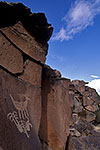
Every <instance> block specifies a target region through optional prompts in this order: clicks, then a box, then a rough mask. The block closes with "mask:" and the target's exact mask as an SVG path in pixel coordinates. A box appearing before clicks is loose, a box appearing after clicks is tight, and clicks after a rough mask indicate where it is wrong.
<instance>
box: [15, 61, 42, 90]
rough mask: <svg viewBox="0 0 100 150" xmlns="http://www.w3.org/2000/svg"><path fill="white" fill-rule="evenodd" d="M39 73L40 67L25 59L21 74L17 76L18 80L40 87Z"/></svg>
mask: <svg viewBox="0 0 100 150" xmlns="http://www.w3.org/2000/svg"><path fill="white" fill-rule="evenodd" d="M41 73H42V66H40V65H39V64H36V63H34V62H33V61H31V60H29V59H27V60H26V61H25V62H24V67H23V74H22V75H20V76H18V78H19V79H22V80H24V81H26V82H29V83H31V84H33V85H35V86H37V87H41Z"/></svg>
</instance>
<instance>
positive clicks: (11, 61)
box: [0, 33, 23, 74]
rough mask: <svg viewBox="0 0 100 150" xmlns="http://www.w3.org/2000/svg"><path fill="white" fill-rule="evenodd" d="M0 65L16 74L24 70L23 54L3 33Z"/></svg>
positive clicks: (0, 41)
mask: <svg viewBox="0 0 100 150" xmlns="http://www.w3.org/2000/svg"><path fill="white" fill-rule="evenodd" d="M0 65H1V66H2V67H4V68H5V69H7V70H8V71H10V72H12V73H14V74H16V73H21V72H23V57H22V54H21V53H20V52H19V51H18V50H17V49H16V48H15V47H14V46H13V45H12V44H11V43H10V42H9V41H8V40H7V39H6V38H5V37H4V36H3V35H2V34H1V33H0Z"/></svg>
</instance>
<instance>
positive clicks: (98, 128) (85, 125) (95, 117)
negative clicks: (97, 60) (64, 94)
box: [70, 80, 100, 150]
mask: <svg viewBox="0 0 100 150" xmlns="http://www.w3.org/2000/svg"><path fill="white" fill-rule="evenodd" d="M72 84H73V85H74V86H75V95H74V107H73V115H72V116H73V124H72V126H71V127H70V132H71V135H72V142H73V144H74V146H75V149H76V150H79V149H80V150H84V149H86V150H90V149H93V150H97V149H98V150H99V149H100V142H99V141H98V139H99V138H100V125H99V124H100V97H99V95H98V94H97V92H96V90H95V89H92V88H90V87H88V86H86V84H87V83H86V82H84V81H79V80H74V81H72ZM97 141H98V142H97Z"/></svg>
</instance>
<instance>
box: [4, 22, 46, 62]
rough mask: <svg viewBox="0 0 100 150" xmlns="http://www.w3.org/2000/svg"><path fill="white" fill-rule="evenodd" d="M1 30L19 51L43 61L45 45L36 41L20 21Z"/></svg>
mask: <svg viewBox="0 0 100 150" xmlns="http://www.w3.org/2000/svg"><path fill="white" fill-rule="evenodd" d="M1 32H2V33H3V34H4V35H5V36H6V37H7V38H8V40H10V41H11V43H13V44H14V45H15V46H16V47H17V48H18V49H19V50H20V51H22V52H24V53H25V54H27V55H28V56H30V57H31V58H33V59H35V60H36V61H39V62H41V63H44V62H45V56H46V53H47V45H46V46H43V45H42V44H40V43H38V42H37V41H36V40H35V39H34V37H32V36H31V35H30V34H29V33H28V32H27V31H26V30H25V28H24V27H23V25H22V23H21V22H18V23H17V24H16V25H14V26H11V27H7V28H3V29H1Z"/></svg>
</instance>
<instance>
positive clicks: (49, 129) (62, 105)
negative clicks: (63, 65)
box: [39, 66, 72, 150]
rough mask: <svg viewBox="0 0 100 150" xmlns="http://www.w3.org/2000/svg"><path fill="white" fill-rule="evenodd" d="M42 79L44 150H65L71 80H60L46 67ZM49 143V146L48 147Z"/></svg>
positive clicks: (41, 136)
mask: <svg viewBox="0 0 100 150" xmlns="http://www.w3.org/2000/svg"><path fill="white" fill-rule="evenodd" d="M42 76H43V79H42V118H41V125H40V133H39V136H40V139H41V141H42V147H43V150H44V149H45V150H47V149H50V150H64V149H65V146H66V141H67V137H68V136H69V125H70V120H71V112H72V111H71V104H70V96H69V85H70V80H68V79H63V78H60V77H59V75H58V76H57V74H56V73H55V71H54V70H52V69H51V68H49V67H47V66H45V67H44V68H43V75H42ZM46 143H47V146H46Z"/></svg>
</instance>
